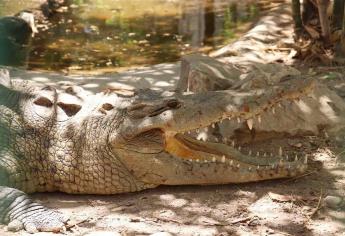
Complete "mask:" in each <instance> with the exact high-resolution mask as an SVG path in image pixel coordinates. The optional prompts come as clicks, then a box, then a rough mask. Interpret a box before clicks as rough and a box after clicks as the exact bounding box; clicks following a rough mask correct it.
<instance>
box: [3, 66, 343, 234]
mask: <svg viewBox="0 0 345 236" xmlns="http://www.w3.org/2000/svg"><path fill="white" fill-rule="evenodd" d="M209 90H212V89H209ZM344 112H345V105H344V102H343V100H342V98H340V97H339V96H338V95H337V94H336V93H335V92H333V91H332V90H330V89H329V88H327V87H326V86H325V85H323V84H321V83H320V82H318V81H316V80H313V79H300V78H291V79H289V80H281V81H278V82H277V83H275V84H272V85H270V86H267V87H265V88H264V89H255V90H245V91H242V90H235V89H228V90H217V91H201V92H193V91H187V92H185V91H179V92H155V91H151V90H142V91H136V92H135V93H134V94H133V95H132V96H130V95H119V94H116V93H113V92H109V91H105V92H102V93H98V94H94V95H88V96H83V94H82V92H80V91H79V90H78V88H76V87H67V88H65V89H57V88H55V87H52V86H44V85H39V84H35V83H34V82H30V81H20V80H15V79H11V78H10V75H9V72H8V71H7V70H5V69H1V73H0V222H1V223H4V224H8V228H9V229H10V228H15V226H18V224H19V225H20V227H19V228H24V229H25V230H27V231H28V232H37V231H53V232H58V231H61V230H63V229H64V227H65V225H66V222H67V220H68V217H65V216H64V215H63V214H61V213H60V212H58V211H54V210H52V209H48V208H46V207H44V206H43V205H41V204H39V203H37V202H35V201H33V200H31V199H30V197H29V196H28V195H27V194H28V193H34V192H53V191H61V192H65V193H71V194H117V193H125V192H134V191H140V190H144V189H149V188H154V187H157V186H159V185H209V184H228V183H245V182H255V181H261V180H269V179H277V178H288V177H293V176H297V175H300V174H302V173H305V171H306V170H307V167H308V156H304V155H300V154H297V155H296V156H295V155H294V156H292V155H290V156H286V155H285V154H283V150H281V149H280V148H278V149H277V151H276V152H275V153H261V154H259V153H258V154H252V153H251V151H250V150H249V151H247V150H244V149H243V148H242V149H241V145H240V144H241V142H243V141H241V140H242V139H238V140H237V135H236V134H237V133H238V132H237V131H238V130H242V131H243V132H242V133H241V137H242V136H243V133H246V134H248V135H249V136H252V135H253V132H254V131H255V132H256V133H270V134H273V137H274V136H279V135H282V136H286V135H291V136H293V135H304V134H310V133H318V132H320V130H321V129H323V130H324V129H334V128H335V127H336V126H339V125H341V124H343V123H344V117H345V116H344V115H343V114H344ZM231 127H235V129H234V128H233V129H231ZM228 129H229V130H235V131H236V132H227V130H228ZM273 140H274V138H273Z"/></svg>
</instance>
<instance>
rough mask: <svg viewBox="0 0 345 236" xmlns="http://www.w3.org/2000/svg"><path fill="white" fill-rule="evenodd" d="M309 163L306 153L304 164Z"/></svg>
mask: <svg viewBox="0 0 345 236" xmlns="http://www.w3.org/2000/svg"><path fill="white" fill-rule="evenodd" d="M307 163H308V155H305V157H304V164H307Z"/></svg>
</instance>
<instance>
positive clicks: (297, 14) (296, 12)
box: [292, 0, 303, 36]
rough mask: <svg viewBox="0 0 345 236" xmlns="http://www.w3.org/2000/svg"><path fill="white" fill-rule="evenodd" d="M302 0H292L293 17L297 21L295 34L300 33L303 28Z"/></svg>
mask: <svg viewBox="0 0 345 236" xmlns="http://www.w3.org/2000/svg"><path fill="white" fill-rule="evenodd" d="M299 1H300V0H292V18H293V20H294V23H295V34H296V35H297V36H299V34H300V33H301V32H302V30H303V24H302V18H301V4H300V2H299Z"/></svg>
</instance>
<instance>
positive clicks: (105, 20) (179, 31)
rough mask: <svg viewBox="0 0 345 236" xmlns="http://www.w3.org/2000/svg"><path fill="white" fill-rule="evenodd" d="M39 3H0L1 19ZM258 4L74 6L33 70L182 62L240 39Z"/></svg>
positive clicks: (93, 1)
mask: <svg viewBox="0 0 345 236" xmlns="http://www.w3.org/2000/svg"><path fill="white" fill-rule="evenodd" d="M38 2H39V1H9V0H3V1H1V0H0V14H1V15H2V16H4V15H8V14H13V13H16V12H18V11H19V10H21V9H27V8H30V7H33V6H34V5H37V3H38ZM255 2H256V1H242V2H241V3H238V1H233V0H188V1H185V0H145V1H142V0H73V1H69V2H68V4H67V5H66V7H65V8H62V9H61V10H62V13H59V14H56V15H55V16H54V17H53V18H51V19H50V20H49V23H47V24H45V25H39V26H38V28H39V30H40V33H39V34H38V35H36V36H35V37H34V39H33V41H32V44H31V46H30V50H29V55H28V57H27V62H26V65H27V67H28V68H29V69H36V70H52V71H65V72H78V71H79V72H84V71H94V70H99V71H103V72H107V71H117V70H121V69H124V68H128V67H133V66H141V65H152V64H157V63H163V62H174V61H178V60H179V59H180V57H181V55H183V54H187V53H191V52H196V51H201V52H208V51H210V50H213V49H215V48H217V47H219V46H220V45H222V44H225V43H227V42H229V41H231V40H233V39H234V38H236V37H238V35H239V32H241V30H243V28H244V27H245V26H246V25H248V24H249V23H251V22H253V21H255V19H256V16H257V14H258V9H259V8H258V6H257V4H256V3H255Z"/></svg>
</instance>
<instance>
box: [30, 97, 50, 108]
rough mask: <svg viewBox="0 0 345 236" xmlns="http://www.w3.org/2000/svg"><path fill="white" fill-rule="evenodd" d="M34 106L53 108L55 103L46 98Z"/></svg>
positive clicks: (39, 99)
mask: <svg viewBox="0 0 345 236" xmlns="http://www.w3.org/2000/svg"><path fill="white" fill-rule="evenodd" d="M34 104H36V105H38V106H43V107H52V106H53V102H52V101H51V100H50V99H48V98H46V97H42V96H41V97H39V98H37V99H36V100H35V101H34Z"/></svg>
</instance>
